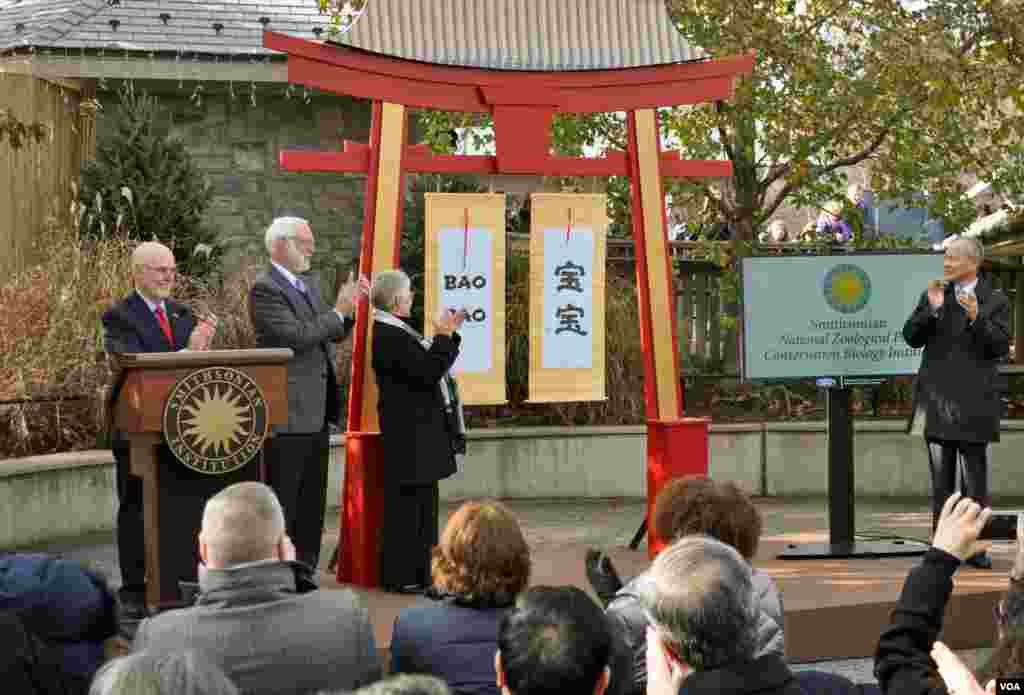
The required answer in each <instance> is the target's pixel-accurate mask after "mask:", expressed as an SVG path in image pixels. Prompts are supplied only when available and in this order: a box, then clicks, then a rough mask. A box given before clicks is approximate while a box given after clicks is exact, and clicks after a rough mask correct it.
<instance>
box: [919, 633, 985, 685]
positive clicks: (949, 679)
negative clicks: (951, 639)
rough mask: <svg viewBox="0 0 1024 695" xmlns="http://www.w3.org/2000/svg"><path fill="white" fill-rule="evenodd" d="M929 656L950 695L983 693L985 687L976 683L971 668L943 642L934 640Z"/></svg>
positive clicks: (976, 680)
mask: <svg viewBox="0 0 1024 695" xmlns="http://www.w3.org/2000/svg"><path fill="white" fill-rule="evenodd" d="M931 657H932V661H934V662H935V665H936V666H937V667H938V669H939V675H940V676H942V681H943V682H944V683H945V684H946V690H947V691H948V692H949V693H950V695H985V689H984V688H982V687H981V684H980V683H978V679H977V678H975V677H974V674H973V673H971V670H970V669H969V668H967V665H966V664H965V663H964V662H963V661H961V659H960V657H959V656H957V655H956V654H955V653H953V652H952V651H951V650H950V648H949V647H947V646H946V645H945V644H943V643H942V642H935V643H934V644H933V645H932V653H931Z"/></svg>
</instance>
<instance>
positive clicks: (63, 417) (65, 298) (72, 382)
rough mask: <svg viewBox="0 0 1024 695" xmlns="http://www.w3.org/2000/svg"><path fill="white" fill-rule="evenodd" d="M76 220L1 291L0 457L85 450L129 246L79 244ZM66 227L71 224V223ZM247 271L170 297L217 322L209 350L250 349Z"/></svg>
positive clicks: (104, 378) (100, 395) (96, 419)
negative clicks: (110, 312)
mask: <svg viewBox="0 0 1024 695" xmlns="http://www.w3.org/2000/svg"><path fill="white" fill-rule="evenodd" d="M74 217H75V216H74V215H73V214H72V215H65V216H63V219H61V218H58V217H57V216H55V217H54V218H53V219H52V220H51V222H50V224H48V226H47V229H46V230H45V231H44V232H43V233H42V234H41V235H40V236H39V237H38V239H37V240H36V245H37V247H38V251H39V255H38V256H37V257H38V258H42V259H43V261H42V262H41V263H39V264H38V265H36V266H33V267H31V268H28V269H26V270H24V271H23V272H21V273H18V274H17V275H15V276H13V277H11V278H10V279H9V280H8V281H7V282H6V283H4V284H3V285H0V354H2V355H3V356H4V359H3V363H2V365H0V458H7V457H13V456H28V455H35V454H45V453H52V452H56V451H68V450H74V449H82V448H91V447H94V446H96V443H97V441H98V439H99V435H100V434H101V433H102V423H103V403H104V401H105V395H106V386H107V384H108V383H109V378H110V373H109V370H108V368H107V363H106V359H105V357H104V354H103V336H102V330H101V325H100V317H101V316H102V314H103V312H104V311H105V310H106V309H107V308H108V307H109V306H110V305H111V304H113V303H114V302H116V301H119V300H120V299H122V298H124V297H125V296H127V294H128V293H129V292H130V291H131V288H132V285H131V277H130V273H129V265H128V258H129V257H130V255H131V250H132V248H133V247H134V245H135V243H137V242H136V241H132V240H128V239H123V238H112V239H104V240H99V241H92V240H90V241H82V240H80V239H79V238H78V233H77V228H76V226H75V224H74ZM69 218H71V219H70V220H69ZM255 275H256V269H255V267H254V265H253V264H251V263H249V264H244V265H243V267H242V270H240V271H238V272H236V273H233V274H231V275H229V276H226V277H224V278H220V279H219V282H218V283H217V284H215V285H213V284H208V283H205V282H202V281H199V280H197V279H194V278H189V277H187V276H183V277H182V278H181V279H180V281H179V291H178V292H176V296H177V298H179V299H180V300H182V301H185V302H186V303H188V304H190V305H191V306H192V307H193V308H194V309H195V310H196V311H199V312H203V313H206V312H211V311H212V312H213V313H215V314H217V316H218V317H219V318H220V329H219V331H218V333H217V336H216V338H215V340H214V347H215V348H224V349H227V348H244V347H252V346H253V344H254V338H253V333H252V327H251V326H250V324H249V311H248V297H249V288H250V287H251V285H252V281H253V279H254V278H255Z"/></svg>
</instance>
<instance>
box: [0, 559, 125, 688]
mask: <svg viewBox="0 0 1024 695" xmlns="http://www.w3.org/2000/svg"><path fill="white" fill-rule="evenodd" d="M0 616H2V617H0V635H2V636H0V644H3V645H4V649H3V653H4V654H5V657H4V658H3V659H2V660H0V673H2V674H4V676H5V678H7V680H3V683H4V691H5V692H12V693H13V692H18V693H21V692H25V693H65V692H66V693H74V692H81V693H84V692H85V691H86V689H87V688H88V684H89V681H90V680H91V679H92V676H93V674H94V673H95V672H96V669H97V668H99V666H100V664H101V663H103V659H104V652H103V643H104V642H105V641H106V640H107V639H108V638H110V637H112V636H113V635H114V634H115V633H116V632H117V608H116V604H115V601H114V597H113V594H111V592H110V591H109V590H108V589H107V586H106V582H105V581H104V580H103V579H102V578H101V577H99V576H98V575H96V574H94V573H92V572H90V571H88V570H86V569H85V568H84V567H83V566H82V565H80V564H79V563H77V562H73V561H70V560H64V559H61V558H58V557H53V556H50V555H44V554H28V553H11V554H6V555H2V556H0ZM21 678H24V679H27V680H31V681H32V682H33V684H34V689H24V690H23V689H21V688H19V687H18V686H17V685H16V683H18V682H19V679H21ZM8 688H11V689H10V690H8Z"/></svg>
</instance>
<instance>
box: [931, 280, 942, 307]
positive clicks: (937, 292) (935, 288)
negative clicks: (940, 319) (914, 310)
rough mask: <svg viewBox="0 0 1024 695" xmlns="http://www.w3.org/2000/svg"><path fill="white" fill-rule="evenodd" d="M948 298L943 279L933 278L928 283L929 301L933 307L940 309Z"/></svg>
mask: <svg viewBox="0 0 1024 695" xmlns="http://www.w3.org/2000/svg"><path fill="white" fill-rule="evenodd" d="M945 300H946V297H945V290H944V289H943V284H942V281H941V280H933V281H932V282H929V283H928V303H929V304H930V305H931V307H932V309H938V308H939V307H940V306H942V303H943V302H944V301H945Z"/></svg>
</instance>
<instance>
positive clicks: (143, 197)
mask: <svg viewBox="0 0 1024 695" xmlns="http://www.w3.org/2000/svg"><path fill="white" fill-rule="evenodd" d="M120 97H121V101H120V105H119V108H118V113H117V116H116V119H115V127H114V129H113V130H112V132H110V133H109V134H108V135H106V136H105V137H103V138H101V140H100V142H99V143H98V145H97V151H96V158H95V160H93V161H89V162H86V163H85V165H84V166H83V167H82V189H81V190H82V193H81V199H82V203H83V204H84V205H85V206H87V211H86V213H85V218H84V219H83V220H82V225H81V230H82V232H81V233H82V235H83V236H90V237H96V238H104V237H111V236H126V237H129V238H133V239H140V240H149V239H155V240H157V241H160V242H162V243H164V244H167V245H168V246H170V247H171V248H173V249H174V251H175V255H176V256H177V258H178V265H179V267H180V268H181V269H182V270H183V271H184V272H186V273H191V274H203V273H204V272H205V271H206V270H207V269H208V268H210V267H211V264H212V261H213V258H212V257H211V256H212V255H213V251H214V248H215V247H214V238H215V235H214V232H213V230H211V229H210V228H208V227H207V226H205V225H204V224H203V213H204V211H205V210H206V207H207V205H209V203H210V198H211V196H212V192H211V190H210V187H209V185H208V184H207V183H206V181H205V179H204V177H203V174H202V172H201V171H200V170H199V168H198V167H196V165H195V164H194V163H193V162H192V158H191V156H190V155H189V153H188V151H187V150H186V149H185V146H184V144H182V142H181V141H180V140H176V139H171V138H168V137H164V136H160V135H157V134H156V133H155V132H154V122H155V119H156V115H157V110H158V104H157V100H156V98H155V97H151V96H148V95H147V94H146V93H145V92H143V93H141V94H136V93H135V90H134V88H133V87H132V86H131V83H130V82H127V83H125V86H124V87H123V88H122V89H121V90H120Z"/></svg>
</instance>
